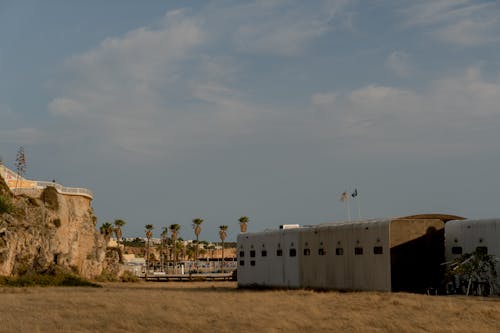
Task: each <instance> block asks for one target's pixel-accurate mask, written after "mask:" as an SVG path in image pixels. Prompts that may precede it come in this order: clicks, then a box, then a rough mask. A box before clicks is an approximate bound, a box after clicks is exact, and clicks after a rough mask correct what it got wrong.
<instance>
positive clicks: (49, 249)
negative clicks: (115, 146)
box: [0, 177, 106, 278]
mask: <svg viewBox="0 0 500 333" xmlns="http://www.w3.org/2000/svg"><path fill="white" fill-rule="evenodd" d="M0 197H2V198H3V201H4V202H7V203H8V206H9V208H8V209H4V212H3V213H2V211H0V275H19V274H24V273H26V272H44V271H46V270H49V269H51V268H53V267H54V266H60V267H64V268H68V269H71V270H73V271H74V272H76V273H78V274H80V275H82V276H84V277H88V278H92V277H96V276H98V275H100V274H101V272H102V270H103V261H104V259H105V252H106V246H105V241H104V239H103V237H102V236H100V235H99V233H98V232H97V230H96V218H95V216H94V214H93V211H92V207H91V204H90V203H91V200H90V199H88V198H86V197H83V196H76V195H73V196H70V195H63V194H60V193H58V192H57V190H56V189H55V188H53V187H47V188H45V189H44V190H37V191H34V192H33V193H30V194H29V195H17V196H14V195H12V193H11V192H10V190H9V189H8V187H7V186H6V184H5V182H4V180H3V179H2V178H1V177H0ZM0 199H1V198H0Z"/></svg>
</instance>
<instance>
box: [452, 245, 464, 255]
mask: <svg viewBox="0 0 500 333" xmlns="http://www.w3.org/2000/svg"><path fill="white" fill-rule="evenodd" d="M462 252H463V249H462V247H461V246H454V247H452V248H451V253H452V254H462Z"/></svg>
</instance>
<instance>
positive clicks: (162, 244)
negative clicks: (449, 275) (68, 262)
mask: <svg viewBox="0 0 500 333" xmlns="http://www.w3.org/2000/svg"><path fill="white" fill-rule="evenodd" d="M160 237H161V242H160V261H161V268H162V270H163V271H164V268H165V258H166V257H167V256H166V255H165V245H166V243H167V241H168V227H163V228H162V232H161V235H160Z"/></svg>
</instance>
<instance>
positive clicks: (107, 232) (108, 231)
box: [99, 222, 113, 246]
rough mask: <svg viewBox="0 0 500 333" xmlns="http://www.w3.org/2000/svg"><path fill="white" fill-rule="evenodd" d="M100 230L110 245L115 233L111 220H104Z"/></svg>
mask: <svg viewBox="0 0 500 333" xmlns="http://www.w3.org/2000/svg"><path fill="white" fill-rule="evenodd" d="M99 231H100V232H101V235H103V236H104V239H105V240H106V246H108V243H109V239H110V238H111V235H112V234H113V226H112V225H111V223H109V222H104V223H103V224H102V225H101V227H100V228H99Z"/></svg>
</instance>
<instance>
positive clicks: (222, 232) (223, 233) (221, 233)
mask: <svg viewBox="0 0 500 333" xmlns="http://www.w3.org/2000/svg"><path fill="white" fill-rule="evenodd" d="M219 229H220V230H219V237H220V240H221V241H222V264H221V271H222V273H224V240H225V239H226V237H227V233H226V230H227V225H221V226H219Z"/></svg>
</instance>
